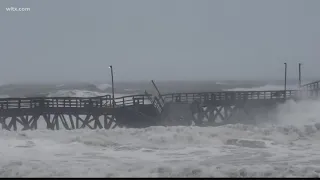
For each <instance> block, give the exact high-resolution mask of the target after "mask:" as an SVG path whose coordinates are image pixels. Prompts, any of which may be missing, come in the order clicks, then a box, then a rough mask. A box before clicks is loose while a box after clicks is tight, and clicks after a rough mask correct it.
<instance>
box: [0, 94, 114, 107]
mask: <svg viewBox="0 0 320 180" xmlns="http://www.w3.org/2000/svg"><path fill="white" fill-rule="evenodd" d="M110 105H111V96H110V95H106V96H98V97H92V98H84V97H44V98H1V99H0V109H14V108H18V109H29V108H57V107H60V108H65V107H69V108H70V107H72V108H85V107H105V106H110Z"/></svg>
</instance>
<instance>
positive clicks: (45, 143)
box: [0, 86, 320, 177]
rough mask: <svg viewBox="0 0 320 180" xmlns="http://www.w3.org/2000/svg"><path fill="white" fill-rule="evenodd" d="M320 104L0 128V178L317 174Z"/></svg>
mask: <svg viewBox="0 0 320 180" xmlns="http://www.w3.org/2000/svg"><path fill="white" fill-rule="evenodd" d="M106 87H107V86H106ZM258 88H260V87H258ZM279 88H280V89H281V88H282V87H280V86H279ZM56 93H57V92H56ZM59 93H60V95H61V96H63V95H65V96H80V95H83V96H92V95H95V94H92V93H93V92H90V93H88V91H86V92H82V91H81V90H77V89H75V90H70V91H62V90H60V91H59ZM59 93H58V94H59ZM95 93H101V92H95ZM54 95H57V94H54ZM48 96H53V94H49V95H48ZM319 108H320V100H312V101H311V100H304V101H300V102H294V101H288V102H287V103H285V104H282V105H279V107H277V111H276V112H275V114H274V116H272V117H274V118H273V119H270V120H268V122H265V123H261V124H255V125H250V124H249V125H248V124H246V125H244V124H228V125H223V126H217V127H196V126H189V127H184V126H175V127H149V128H144V129H125V128H117V129H112V130H103V129H101V130H89V129H81V130H72V131H67V130H59V131H51V130H46V129H43V128H40V129H38V130H33V131H17V132H10V131H5V130H0V134H1V135H0V143H1V149H0V158H1V161H0V177H319V174H320V112H319ZM318 158H319V159H318Z"/></svg>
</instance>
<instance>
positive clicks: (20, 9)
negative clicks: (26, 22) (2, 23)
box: [6, 7, 31, 12]
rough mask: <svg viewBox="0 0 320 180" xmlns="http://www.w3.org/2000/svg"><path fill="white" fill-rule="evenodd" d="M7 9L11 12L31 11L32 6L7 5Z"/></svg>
mask: <svg viewBox="0 0 320 180" xmlns="http://www.w3.org/2000/svg"><path fill="white" fill-rule="evenodd" d="M6 11H9V12H28V11H31V9H30V8H18V7H7V8H6Z"/></svg>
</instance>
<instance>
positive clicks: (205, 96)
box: [162, 90, 297, 103]
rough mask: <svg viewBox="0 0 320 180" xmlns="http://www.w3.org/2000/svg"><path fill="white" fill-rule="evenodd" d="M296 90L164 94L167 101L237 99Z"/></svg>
mask: <svg viewBox="0 0 320 180" xmlns="http://www.w3.org/2000/svg"><path fill="white" fill-rule="evenodd" d="M296 92H297V91H296V90H287V91H224V92H203V93H173V94H164V95H163V96H162V97H163V99H164V100H165V102H186V103H190V102H192V101H194V100H198V101H227V100H229V101H236V100H253V99H260V100H262V99H265V100H267V99H285V98H288V97H292V96H293V95H296Z"/></svg>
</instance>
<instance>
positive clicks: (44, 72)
mask: <svg viewBox="0 0 320 180" xmlns="http://www.w3.org/2000/svg"><path fill="white" fill-rule="evenodd" d="M11 6H12V7H26V8H31V11H30V12H7V11H6V7H11ZM0 7H1V10H0V23H1V26H0V39H1V41H0V52H1V53H0V57H1V59H0V82H2V83H3V82H5V83H12V82H30V81H38V82H39V81H41V82H53V81H93V80H99V81H101V80H107V81H109V80H110V75H109V73H110V71H109V69H108V66H109V65H110V64H112V65H113V66H114V71H115V80H118V81H119V80H121V81H128V80H150V79H155V80H171V79H172V80H177V79H178V80H187V79H188V80H201V79H203V80H208V79H212V80H220V79H231V80H237V79H269V78H271V79H280V78H281V77H283V67H284V65H283V63H284V62H285V61H287V62H288V75H289V76H290V77H296V76H297V63H298V62H302V63H303V64H304V66H303V70H304V71H303V75H304V76H305V77H306V76H308V77H315V78H319V79H320V73H319V67H320V51H319V50H320V23H319V19H320V11H319V9H320V1H319V0H241V1H240V0H238V1H237V0H210V1H206V0H193V1H190V0H115V1H111V0H67V1H66V0H50V1H49V0H41V1H40V0H20V1H15V0H1V1H0Z"/></svg>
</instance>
